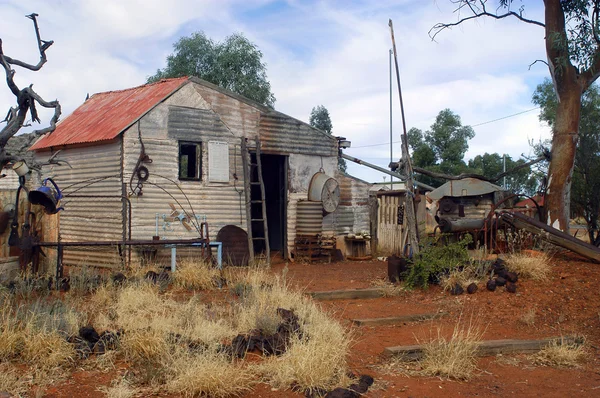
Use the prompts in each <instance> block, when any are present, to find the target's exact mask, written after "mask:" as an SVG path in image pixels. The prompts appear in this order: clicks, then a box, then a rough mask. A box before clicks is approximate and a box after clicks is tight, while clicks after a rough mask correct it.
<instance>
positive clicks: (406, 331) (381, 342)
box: [45, 253, 600, 398]
mask: <svg viewBox="0 0 600 398" xmlns="http://www.w3.org/2000/svg"><path fill="white" fill-rule="evenodd" d="M284 266H285V264H283V263H279V264H275V265H273V267H272V271H273V272H274V273H280V272H281V271H282V270H283V268H284ZM552 266H553V274H552V277H551V280H550V281H548V282H544V283H536V282H533V281H531V280H520V281H519V282H518V283H517V285H518V291H517V293H516V294H511V293H508V292H506V291H504V288H499V289H498V290H496V291H495V292H488V291H487V290H485V288H484V287H483V286H480V289H479V291H478V292H477V293H476V294H474V295H466V294H465V295H462V296H458V297H457V296H450V295H449V294H448V293H444V292H442V290H441V289H440V288H439V287H431V288H430V289H428V290H425V291H421V290H416V291H411V292H406V293H402V294H401V295H400V296H396V297H383V298H377V299H362V300H337V301H323V302H322V306H323V307H324V308H326V309H328V310H330V311H331V312H332V314H333V316H335V317H336V318H338V319H339V320H341V321H342V322H344V323H345V324H347V325H348V327H351V326H350V320H351V319H355V318H376V317H388V316H398V315H404V314H416V313H430V312H435V311H445V312H447V315H446V316H444V317H442V318H440V319H438V320H435V321H425V322H412V323H407V324H404V325H401V326H379V327H353V333H354V336H355V341H356V343H355V345H354V347H353V351H352V354H351V357H350V367H351V369H352V371H354V372H355V373H358V374H362V373H367V374H370V375H372V376H374V377H375V384H374V385H373V387H371V389H370V390H369V392H368V393H367V394H366V395H365V396H366V397H460V396H467V397H468V396H478V397H505V396H515V397H538V396H543V397H565V396H569V395H571V396H577V397H599V396H600V367H599V366H598V365H599V363H600V348H599V347H600V291H599V290H598V286H600V269H599V267H600V265H598V264H594V263H591V262H588V261H586V260H584V259H582V258H580V257H577V256H575V255H572V254H569V253H562V254H558V255H556V256H555V257H554V259H553V264H552ZM288 269H289V271H288V273H287V278H288V280H290V281H291V283H292V285H294V286H296V287H298V288H300V289H303V290H305V291H306V292H312V291H325V290H336V289H351V288H366V287H371V286H372V281H373V280H376V279H382V278H385V276H386V274H387V263H386V262H380V261H369V262H343V263H333V264H289V265H288ZM532 309H533V310H535V312H536V317H535V323H534V324H533V325H532V326H528V325H526V324H525V323H523V322H522V321H520V318H521V317H522V316H523V314H525V313H526V312H527V311H529V310H532ZM461 313H462V314H463V315H462V316H463V318H465V317H467V318H468V317H470V316H471V314H473V319H475V320H476V321H477V322H478V323H479V324H481V325H482V326H483V328H485V333H484V339H490V340H495V339H505V338H514V339H529V338H531V339H535V338H545V337H553V336H560V335H570V334H579V335H584V336H585V337H586V347H587V351H588V353H589V355H588V357H587V360H586V362H585V363H584V364H583V366H582V367H581V368H575V369H557V368H551V367H542V366H536V365H533V364H532V363H531V362H530V361H529V360H528V359H527V357H525V356H512V355H511V356H504V357H488V358H482V359H480V360H479V362H478V372H477V374H476V375H475V376H474V377H473V378H472V379H471V380H470V381H468V382H459V381H448V380H441V379H438V378H424V377H407V376H404V375H390V374H385V373H384V372H382V371H381V368H380V365H382V364H384V363H386V359H385V358H383V357H382V355H381V354H382V352H383V350H384V348H385V347H388V346H395V345H410V344H416V339H415V337H416V338H425V337H427V336H429V335H430V333H436V331H437V327H438V326H441V327H443V328H445V329H448V330H449V329H451V328H452V327H453V326H454V325H455V323H456V322H457V320H458V319H459V317H460V314H461ZM511 361H512V362H511ZM112 376H114V375H112ZM110 379H111V374H102V373H99V372H86V371H83V370H78V371H76V372H75V373H74V374H73V375H72V377H71V379H69V380H67V381H65V382H62V383H60V384H59V385H56V386H53V387H52V388H50V389H49V390H48V391H47V394H46V395H45V396H46V397H102V396H104V394H102V393H100V392H99V391H98V387H100V386H102V385H110ZM245 396H246V397H269V398H270V397H300V396H302V395H300V394H297V393H293V392H290V391H273V390H272V389H271V387H269V386H266V385H259V386H257V388H256V389H255V390H253V391H252V392H251V393H248V394H247V395H245Z"/></svg>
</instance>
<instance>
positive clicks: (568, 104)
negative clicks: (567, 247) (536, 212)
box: [545, 84, 582, 232]
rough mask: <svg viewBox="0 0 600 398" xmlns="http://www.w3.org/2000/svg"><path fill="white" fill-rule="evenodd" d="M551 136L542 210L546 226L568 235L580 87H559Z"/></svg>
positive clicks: (579, 107)
mask: <svg viewBox="0 0 600 398" xmlns="http://www.w3.org/2000/svg"><path fill="white" fill-rule="evenodd" d="M562 89H563V90H561V91H562V93H561V94H562V95H561V94H559V103H558V108H557V111H556V123H555V125H554V130H553V136H552V160H551V161H550V167H549V169H548V189H547V191H546V200H545V207H546V209H547V219H546V221H547V223H548V225H550V226H552V227H554V228H557V229H560V230H561V231H564V232H568V228H569V210H570V204H571V177H572V175H573V167H574V164H575V152H576V150H577V139H578V133H579V114H580V110H581V94H582V92H581V88H580V86H579V85H577V84H574V85H571V87H569V88H568V89H565V87H564V86H563V87H562Z"/></svg>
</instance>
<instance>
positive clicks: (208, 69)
mask: <svg viewBox="0 0 600 398" xmlns="http://www.w3.org/2000/svg"><path fill="white" fill-rule="evenodd" d="M173 48H174V50H175V52H174V53H173V54H171V55H169V56H167V66H165V68H164V69H159V70H157V71H156V74H155V75H154V76H150V77H149V78H148V82H149V83H150V82H155V81H158V80H160V79H165V78H172V77H181V76H196V77H199V78H201V79H204V80H207V81H209V82H211V83H214V84H216V85H218V86H220V87H223V88H225V89H228V90H231V91H233V92H235V93H237V94H240V95H243V96H244V97H246V98H249V99H251V100H253V101H256V102H258V103H260V104H263V105H266V106H268V107H270V108H272V107H273V105H274V103H275V96H274V95H273V93H271V83H269V81H268V80H267V72H266V64H265V63H263V62H262V52H261V51H260V50H259V49H258V47H257V46H256V45H255V44H254V43H252V42H250V41H249V40H248V39H247V38H246V37H244V35H242V34H238V33H236V34H232V35H231V36H228V37H227V38H226V39H225V41H223V42H222V43H219V42H214V41H213V40H211V39H210V38H208V37H206V35H205V34H204V32H195V33H192V34H191V35H190V36H188V37H182V38H180V39H179V40H178V41H177V42H176V43H175V44H174V45H173Z"/></svg>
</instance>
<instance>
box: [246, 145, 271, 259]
mask: <svg viewBox="0 0 600 398" xmlns="http://www.w3.org/2000/svg"><path fill="white" fill-rule="evenodd" d="M241 152H242V165H243V168H244V192H245V194H246V226H247V229H248V250H249V254H250V262H254V260H255V253H254V243H255V242H258V241H264V246H265V251H264V257H265V261H266V262H267V264H271V249H270V247H269V228H268V225H267V204H266V202H265V184H264V182H263V178H262V164H261V161H260V139H259V138H258V137H257V138H256V163H253V162H252V155H251V153H250V148H249V147H248V142H247V139H246V138H242V151H241ZM256 186H258V187H260V199H252V187H256ZM258 206H260V210H261V211H260V216H258V217H259V218H252V210H256V209H257V208H258ZM255 214H256V213H255Z"/></svg>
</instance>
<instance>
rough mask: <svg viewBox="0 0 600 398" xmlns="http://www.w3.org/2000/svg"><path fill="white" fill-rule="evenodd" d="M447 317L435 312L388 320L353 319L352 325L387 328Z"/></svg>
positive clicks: (394, 317)
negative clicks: (386, 326)
mask: <svg viewBox="0 0 600 398" xmlns="http://www.w3.org/2000/svg"><path fill="white" fill-rule="evenodd" d="M443 315H445V313H443V312H433V313H430V314H412V315H400V316H392V317H388V318H365V319H353V320H352V323H353V324H355V325H357V326H385V325H398V324H402V323H405V322H418V321H426V320H429V319H435V318H439V317H441V316H443Z"/></svg>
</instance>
